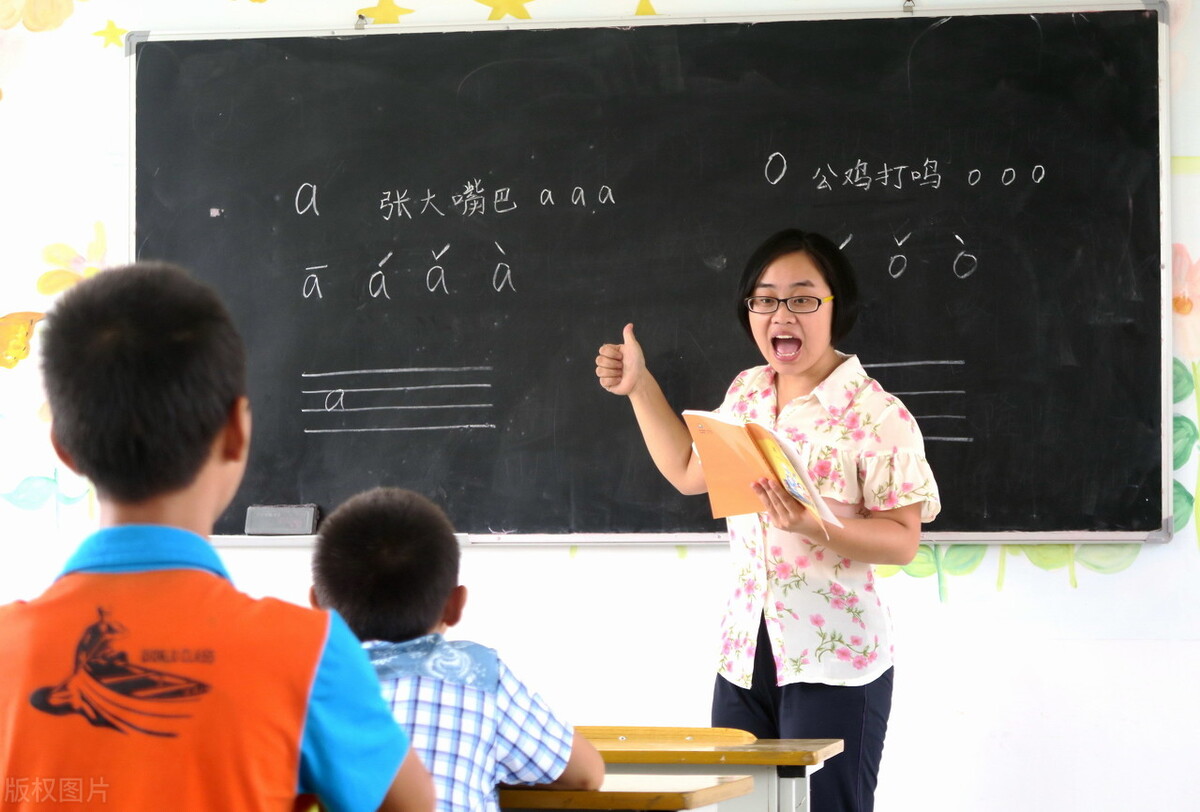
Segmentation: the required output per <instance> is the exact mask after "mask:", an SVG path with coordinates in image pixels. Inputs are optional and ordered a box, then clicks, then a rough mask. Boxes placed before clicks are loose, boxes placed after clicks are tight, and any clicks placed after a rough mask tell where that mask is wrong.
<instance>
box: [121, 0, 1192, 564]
mask: <svg viewBox="0 0 1200 812" xmlns="http://www.w3.org/2000/svg"><path fill="white" fill-rule="evenodd" d="M1129 10H1146V11H1153V12H1155V13H1157V15H1158V25H1157V31H1158V53H1159V64H1158V112H1159V116H1158V122H1159V134H1158V136H1159V167H1158V169H1159V193H1160V204H1161V205H1160V208H1161V218H1160V245H1159V249H1160V250H1159V253H1160V279H1159V293H1160V296H1159V298H1160V302H1159V314H1160V325H1159V329H1160V335H1161V353H1160V359H1159V361H1160V381H1161V390H1162V391H1161V397H1160V403H1161V426H1162V431H1161V437H1160V440H1161V444H1160V450H1161V461H1162V466H1161V471H1162V487H1161V493H1162V504H1161V516H1162V517H1163V519H1162V526H1161V528H1159V529H1156V530H1153V531H1150V532H1140V531H1139V532H1121V531H1074V530H1072V531H1037V532H1022V531H999V532H958V531H951V532H945V531H941V532H939V531H936V530H932V531H929V532H925V533H923V534H922V540H923V541H924V542H926V543H932V544H950V543H981V544H993V543H994V544H1062V543H1071V544H1074V543H1114V542H1126V543H1129V542H1165V541H1168V540H1170V538H1171V535H1172V522H1173V517H1172V511H1173V504H1172V497H1171V494H1172V465H1171V462H1172V453H1171V437H1170V434H1169V428H1168V427H1170V426H1171V423H1172V393H1171V391H1170V390H1171V365H1172V344H1171V342H1172V333H1173V320H1172V316H1171V313H1172V311H1171V301H1170V297H1171V274H1170V267H1171V265H1170V263H1171V238H1170V228H1171V216H1170V201H1171V194H1170V162H1169V157H1170V133H1169V121H1170V115H1169V105H1168V99H1169V70H1168V65H1169V50H1168V45H1169V37H1168V33H1169V32H1168V13H1169V6H1168V4H1167V3H1166V2H1113V3H1101V4H1094V3H1093V4H1057V5H1045V6H1040V5H1039V6H1021V5H1014V6H1004V7H989V8H970V7H963V8H938V9H922V8H913V9H906V8H904V7H903V6H901V7H900V8H899V9H898V10H895V11H887V10H881V11H845V12H840V13H834V12H813V13H807V14H806V13H789V14H776V15H765V14H755V15H737V14H731V15H704V16H691V17H661V16H660V17H653V18H638V19H637V20H636V21H631V20H630V19H629V18H625V17H621V18H592V19H586V20H554V21H542V20H532V21H527V22H522V21H516V22H506V23H480V24H463V25H453V26H446V25H405V26H403V27H401V26H394V27H389V26H376V25H367V26H361V27H360V26H356V27H353V28H335V29H298V30H275V31H236V32H234V31H224V32H147V31H137V32H131V33H130V34H129V35H128V36H127V37H126V55H127V56H129V55H134V54H135V53H136V48H137V46H138V44H139V43H142V42H150V41H185V40H197V41H199V40H227V39H271V38H284V37H339V38H340V37H362V36H391V35H406V34H423V33H442V32H473V31H497V30H502V31H520V30H546V29H553V30H557V29H572V28H589V29H590V28H610V27H611V28H632V27H642V26H682V25H707V24H727V23H734V24H738V23H763V22H775V21H804V20H830V19H839V20H847V19H865V20H874V19H891V18H905V17H926V18H934V19H937V18H943V17H952V16H960V15H962V16H995V15H1003V14H1014V13H1021V14H1024V13H1029V14H1052V13H1058V12H1079V13H1085V12H1086V13H1104V12H1108V11H1129ZM136 87H137V66H136V60H130V97H131V99H132V100H133V103H132V104H131V111H132V113H133V115H135V116H136V100H137V93H136ZM130 152H131V160H130V176H131V177H130V185H131V188H133V189H135V190H136V188H137V162H136V156H135V155H134V152H135V142H134V139H133V138H132V137H131V145H130ZM130 208H131V216H130V222H131V223H136V221H137V218H136V194H135V195H133V196H131V200H130ZM129 239H130V253H131V255H134V256H136V255H137V248H138V246H137V235H136V233H132V232H131V234H130V235H129ZM634 430H635V429H634V428H633V421H632V418H631V419H630V431H631V432H632V431H634ZM459 538H460V540H461V542H462V543H463V544H464V545H512V546H543V545H579V544H598V545H626V544H635V545H647V544H650V545H667V546H678V545H693V544H699V545H710V544H722V543H724V542H725V541H726V540H727V536H726V534H725V533H723V532H717V533H703V532H694V533H692V532H685V533H567V534H556V533H462V534H459ZM312 539H313V537H311V536H282V537H258V536H245V535H236V534H233V535H220V536H216V537H215V538H214V540H215V541H216V542H217V543H218V545H219V546H229V547H244V546H252V547H306V546H309V545H310V544H311V543H312Z"/></svg>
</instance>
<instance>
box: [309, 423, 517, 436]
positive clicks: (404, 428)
mask: <svg viewBox="0 0 1200 812" xmlns="http://www.w3.org/2000/svg"><path fill="white" fill-rule="evenodd" d="M494 428H496V424H495V423H465V424H462V425H457V426H400V427H387V428H369V429H305V430H304V433H305V434H344V433H359V432H368V431H450V430H453V429H494Z"/></svg>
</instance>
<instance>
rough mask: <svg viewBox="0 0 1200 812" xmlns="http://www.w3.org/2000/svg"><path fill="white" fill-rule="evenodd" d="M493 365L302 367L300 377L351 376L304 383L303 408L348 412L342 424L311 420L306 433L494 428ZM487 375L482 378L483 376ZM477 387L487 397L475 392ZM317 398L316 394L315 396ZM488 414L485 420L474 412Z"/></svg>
mask: <svg viewBox="0 0 1200 812" xmlns="http://www.w3.org/2000/svg"><path fill="white" fill-rule="evenodd" d="M492 371H493V368H492V367H490V366H474V367H397V368H387V369H354V370H333V371H327V372H303V373H301V378H304V379H314V378H338V379H350V381H351V383H350V384H348V385H345V386H337V387H333V388H318V389H307V388H306V389H301V391H300V394H301V396H302V397H303V398H304V400H305V402H306V403H307V404H308V405H305V406H302V407H301V409H300V411H301V412H302V413H303V414H307V415H315V416H323V417H324V418H328V417H330V416H337V417H338V418H344V419H343V420H342V422H341V424H339V425H328V424H327V422H309V423H306V425H305V427H304V433H305V434H340V433H354V432H381V431H388V432H390V431H458V430H464V429H494V428H496V424H495V423H493V422H490V421H488V420H487V417H486V415H487V414H488V413H489V411H490V410H491V409H492V408H494V404H493V403H491V401H490V399H489V398H488V395H490V393H491V388H492V384H491V382H490V381H487V380H486V377H487V376H488V374H489V373H491V372H492ZM481 378H483V379H481ZM472 392H479V393H480V394H481V395H482V397H476V398H471V397H469V395H470V394H471V393H472ZM314 399H315V400H314ZM475 414H483V415H484V418H483V420H479V419H474V420H473V419H471V417H469V415H475Z"/></svg>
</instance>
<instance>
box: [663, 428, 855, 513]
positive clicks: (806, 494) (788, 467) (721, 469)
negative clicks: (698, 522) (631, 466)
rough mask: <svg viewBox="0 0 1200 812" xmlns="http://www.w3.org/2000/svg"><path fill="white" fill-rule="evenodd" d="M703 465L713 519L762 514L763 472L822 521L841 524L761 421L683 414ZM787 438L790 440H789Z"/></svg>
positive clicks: (799, 467) (772, 433) (764, 475)
mask: <svg viewBox="0 0 1200 812" xmlns="http://www.w3.org/2000/svg"><path fill="white" fill-rule="evenodd" d="M683 421H684V423H686V424H687V427H688V431H689V432H690V433H691V435H692V442H693V443H695V445H696V453H697V454H698V455H699V456H700V464H701V465H703V466H704V479H705V482H706V483H707V485H708V500H709V504H710V505H711V506H712V513H713V518H714V519H723V518H725V517H726V516H738V515H740V514H743V513H759V512H761V511H762V502H761V501H760V500H759V498H758V496H756V495H755V493H754V490H753V489H752V487H751V486H752V485H753V483H754V482H756V481H757V480H759V479H762V478H764V477H766V478H770V479H774V480H776V481H777V482H779V483H781V484H782V485H783V486H784V488H786V489H787V490H788V492H789V493H791V494H792V496H794V497H795V498H796V500H797V501H799V502H800V503H801V504H803V505H804V506H805V507H806V508H808V509H809V510H810V511H812V513H813V515H815V516H816V517H817V519H818V520H819V521H820V522H821V525H822V528H823V527H824V524H825V522H827V521H830V522H832V523H833V524H836V525H838V526H839V527H840V526H841V522H839V521H838V520H837V518H836V517H835V516H834V515H833V513H832V512H830V511H829V508H828V507H827V506H826V505H825V503H824V500H823V499H822V498H821V495H820V494H819V493H818V492H817V491H816V490H815V488H813V486H812V483H811V482H809V480H808V478H807V477H806V476H805V473H804V472H803V471H802V470H800V469H801V468H802V467H803V466H798V465H797V464H796V462H795V461H793V460H792V459H791V458H790V457H789V455H788V453H787V451H786V450H785V448H784V447H783V445H782V443H781V441H780V440H779V438H778V437H777V436H776V435H775V433H774V432H773V431H771V430H770V429H768V428H767V427H765V426H761V425H759V424H757V423H739V422H735V421H732V420H730V419H729V418H727V417H723V416H721V415H719V414H716V413H715V412H702V411H695V410H691V409H689V410H687V411H685V412H684V413H683ZM784 442H786V441H784Z"/></svg>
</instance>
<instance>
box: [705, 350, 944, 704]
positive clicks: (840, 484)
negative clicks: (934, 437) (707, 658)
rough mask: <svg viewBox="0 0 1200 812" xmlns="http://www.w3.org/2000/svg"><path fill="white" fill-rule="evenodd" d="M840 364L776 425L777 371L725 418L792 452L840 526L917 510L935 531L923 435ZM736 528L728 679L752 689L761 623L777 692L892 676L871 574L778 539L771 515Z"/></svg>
mask: <svg viewBox="0 0 1200 812" xmlns="http://www.w3.org/2000/svg"><path fill="white" fill-rule="evenodd" d="M839 354H840V353H839ZM842 357H843V358H844V359H845V360H844V361H843V362H842V363H841V364H840V365H839V366H838V367H837V369H835V370H834V371H833V372H832V373H830V375H829V377H828V378H826V379H825V380H824V381H822V382H821V383H820V384H819V385H817V387H816V388H815V389H813V391H812V392H810V393H809V394H807V395H804V396H803V397H799V398H796V399H795V400H793V401H791V402H790V403H787V404H785V405H784V406H783V408H782V409H780V410H779V415H778V419H777V418H776V401H775V386H774V384H775V371H774V370H773V369H771V367H770V366H760V367H755V368H753V369H748V370H746V371H745V372H742V373H741V374H740V375H738V376H737V378H735V379H734V381H733V384H732V385H731V386H730V387H729V391H728V393H727V394H726V395H725V402H724V403H722V404H721V407H720V409H719V410H718V411H719V412H720V413H721V414H723V415H727V416H734V417H737V418H740V419H741V420H742V421H743V422H747V423H749V422H756V423H761V424H763V425H765V426H768V427H770V428H773V429H775V430H776V431H777V432H779V433H780V434H783V435H784V436H786V437H788V438H789V439H791V440H793V441H794V442H795V443H796V444H797V446H798V447H799V450H800V457H801V459H804V460H807V461H808V472H809V475H810V476H811V478H812V480H813V482H814V483H816V486H817V488H818V489H819V490H820V491H821V495H822V496H824V497H825V499H826V500H827V501H828V503H829V507H830V509H831V510H832V511H833V512H834V513H835V514H837V515H838V516H856V515H859V514H861V513H862V512H864V511H868V510H889V509H891V508H897V507H903V506H905V505H910V504H913V503H915V502H920V503H922V507H921V521H923V522H929V521H932V520H933V519H934V517H936V516H937V514H938V511H939V510H940V509H941V501H940V499H939V497H938V489H937V483H936V482H934V479H933V473H932V471H930V469H929V464H928V463H927V462H926V461H925V444H924V441H923V440H922V438H921V430H920V429H919V428H918V427H917V423H916V421H915V420H914V419H913V416H912V415H911V414H909V412H908V410H907V409H905V408H904V404H903V403H901V402H900V401H899V400H898V399H897V398H895V397H893V396H892V395H889V394H888V393H887V392H885V391H884V390H883V388H882V387H881V386H880V385H879V384H878V383H877V382H876V381H875V380H874V379H873V378H870V377H868V376H867V373H866V372H865V371H864V370H863V367H862V364H860V363H859V361H858V358H857V357H856V356H853V355H843V356H842ZM728 524H729V544H730V549H731V552H732V556H733V570H734V583H733V594H732V595H731V596H730V598H729V603H728V605H727V606H726V609H725V614H724V617H723V618H722V620H721V655H720V664H719V672H720V673H721V674H722V675H723V676H724V677H725V678H726V679H728V680H729V681H730V682H733V683H734V684H736V685H740V686H742V687H745V688H749V687H750V683H751V677H752V674H753V669H754V650H755V644H756V642H757V640H758V627H759V622H760V618H763V619H765V621H766V627H767V634H768V637H769V638H770V641H771V650H772V652H773V653H774V655H775V670H776V673H777V674H778V684H780V685H787V684H789V683H793V682H820V683H826V684H830V685H865V684H866V683H868V682H871V681H872V680H874V679H875V678H876V677H878V676H879V675H880V674H882V673H883V672H884V671H886V670H887V669H888V668H889V667H890V666H891V665H892V629H891V618H890V616H889V614H888V610H887V607H886V606H884V604H883V602H882V601H881V600H880V598H879V595H878V594H877V593H876V591H875V572H874V569H873V568H872V566H871V565H870V564H863V563H859V562H857V561H852V560H850V559H849V558H843V557H841V556H839V555H837V554H836V553H834V552H833V551H832V550H828V549H826V548H825V547H822V546H821V543H820V541H821V540H819V539H809V538H806V537H804V536H802V535H799V534H797V533H789V532H786V531H783V530H780V529H779V528H776V527H772V526H771V525H770V523H769V522H768V520H767V515H766V514H765V513H750V514H746V515H744V516H731V517H729V519H728Z"/></svg>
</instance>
